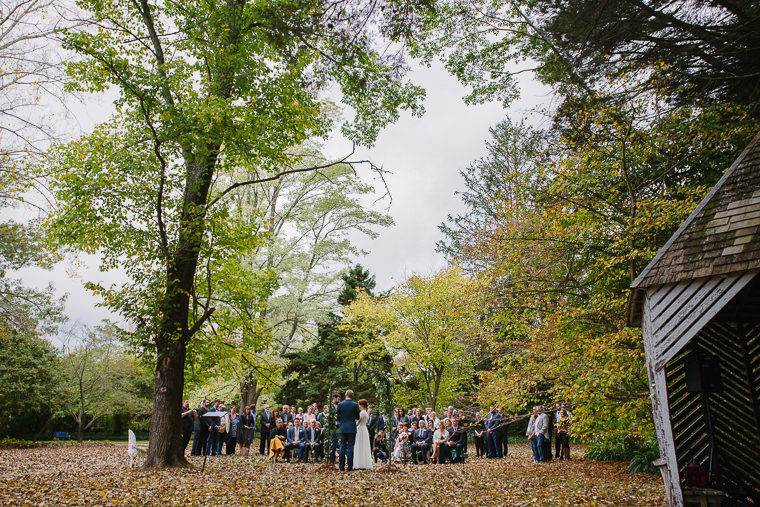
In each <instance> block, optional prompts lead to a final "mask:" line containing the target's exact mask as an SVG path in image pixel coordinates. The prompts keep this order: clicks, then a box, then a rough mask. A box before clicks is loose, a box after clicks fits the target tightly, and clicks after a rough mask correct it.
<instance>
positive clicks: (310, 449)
mask: <svg viewBox="0 0 760 507" xmlns="http://www.w3.org/2000/svg"><path fill="white" fill-rule="evenodd" d="M309 408H311V407H309ZM322 451H323V449H322V428H320V427H319V422H318V421H317V420H316V419H313V420H312V421H311V424H310V425H309V427H308V428H307V429H306V442H305V445H304V460H305V461H308V460H309V453H311V454H312V456H314V461H317V460H322V458H323V457H324V456H323V452H322Z"/></svg>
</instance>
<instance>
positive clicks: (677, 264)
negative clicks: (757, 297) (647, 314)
mask: <svg viewBox="0 0 760 507" xmlns="http://www.w3.org/2000/svg"><path fill="white" fill-rule="evenodd" d="M757 268H760V133H758V134H757V135H756V136H755V138H754V139H752V141H751V142H750V143H749V145H748V146H747V147H746V148H745V149H744V151H743V152H742V154H741V155H740V156H739V158H738V159H736V161H735V162H734V163H733V164H732V165H731V167H730V168H729V169H728V171H726V172H725V174H724V175H723V177H722V178H721V179H720V181H718V183H717V184H716V185H715V186H714V187H713V189H712V190H711V191H710V193H709V194H707V196H706V197H705V198H704V199H703V200H702V202H701V203H699V206H697V208H696V209H695V210H694V212H692V214H691V215H690V216H689V218H687V219H686V221H685V222H684V223H683V224H682V225H681V227H680V228H679V229H678V230H677V231H676V233H675V234H673V236H672V237H671V238H670V240H668V242H667V243H666V244H665V246H663V247H662V248H661V249H660V251H659V252H657V255H656V256H655V257H654V259H652V261H651V262H650V263H649V264H648V265H647V267H646V268H644V270H643V271H642V272H641V274H639V276H638V278H636V280H635V281H634V282H633V284H631V288H632V289H634V291H633V294H632V298H631V308H630V313H629V320H630V322H631V324H632V325H637V321H638V320H639V318H638V317H639V316H640V308H639V306H640V303H641V292H642V289H645V288H647V287H652V286H659V285H666V284H670V283H676V282H681V281H684V280H693V279H696V278H702V277H709V276H715V275H723V274H728V273H736V272H743V271H747V270H750V269H757Z"/></svg>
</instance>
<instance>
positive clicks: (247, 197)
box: [238, 150, 392, 405]
mask: <svg viewBox="0 0 760 507" xmlns="http://www.w3.org/2000/svg"><path fill="white" fill-rule="evenodd" d="M303 156H304V157H309V158H310V159H311V160H313V164H314V165H318V164H320V163H324V162H325V161H324V160H323V159H320V158H317V154H316V153H313V152H310V151H309V150H305V153H304V155H303ZM373 191H374V189H373V187H372V186H370V185H367V184H365V183H363V182H362V181H361V180H360V179H359V178H358V176H357V175H356V174H355V173H354V171H353V170H352V169H351V168H350V167H349V166H347V165H336V166H334V167H328V168H325V169H320V170H319V171H317V172H314V173H308V174H299V175H288V176H286V177H284V178H281V179H279V180H277V181H275V182H272V183H269V184H266V185H260V186H257V187H249V188H248V189H247V190H246V192H245V194H244V195H242V196H241V203H240V204H239V205H240V206H248V207H250V208H253V209H258V210H259V213H260V214H261V217H262V218H263V219H264V222H263V223H264V224H266V227H267V231H268V234H269V235H268V237H267V241H266V242H265V243H264V244H263V245H262V246H261V248H259V249H258V250H257V251H256V252H255V253H254V254H252V255H250V256H248V257H247V258H245V259H244V262H246V263H248V264H250V265H251V266H252V268H253V269H257V270H262V271H271V272H273V273H275V274H276V276H277V281H278V290H277V292H276V293H274V294H273V295H272V296H271V297H270V298H269V299H268V300H267V302H266V307H265V308H263V309H262V316H263V317H264V318H265V319H266V321H267V323H268V324H269V326H270V328H271V335H272V336H271V338H272V339H271V341H270V342H268V344H267V345H268V346H267V347H265V348H261V349H259V351H258V352H259V354H258V357H259V358H264V359H265V361H259V365H257V366H256V367H255V368H251V367H249V368H247V369H246V371H245V374H244V376H242V377H238V378H244V382H243V383H242V386H241V387H242V389H241V391H242V392H241V399H243V400H244V401H245V404H249V405H255V403H256V401H257V399H258V396H259V394H260V393H261V392H262V390H263V389H264V388H266V387H267V386H271V385H272V384H273V382H274V378H276V377H277V376H278V374H279V371H278V370H280V371H281V368H282V365H283V363H282V356H283V354H287V353H289V352H292V351H294V349H299V348H303V347H307V346H309V344H311V343H313V342H314V340H315V336H316V334H317V327H318V326H319V325H320V324H322V323H326V322H328V321H329V320H330V316H329V314H330V312H331V311H333V310H334V308H335V298H336V295H337V292H338V290H339V289H340V287H341V273H342V272H343V270H344V266H346V265H347V264H348V263H349V262H350V261H351V259H352V258H354V257H356V256H359V255H361V254H362V252H361V251H359V249H357V248H356V247H355V246H354V245H353V244H352V243H351V241H350V234H352V233H361V234H364V235H367V236H369V237H370V238H375V237H377V232H376V230H375V229H376V228H377V227H383V226H388V225H390V224H391V223H392V220H391V219H390V217H388V216H387V215H385V214H383V213H379V212H376V211H373V210H371V209H367V208H366V207H365V206H364V205H363V204H362V202H361V199H362V196H364V195H367V194H370V193H372V192H373ZM250 362H251V363H253V362H254V361H250ZM273 366H274V368H273Z"/></svg>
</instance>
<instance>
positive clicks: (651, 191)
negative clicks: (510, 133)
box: [458, 94, 758, 437]
mask: <svg viewBox="0 0 760 507" xmlns="http://www.w3.org/2000/svg"><path fill="white" fill-rule="evenodd" d="M653 98H654V101H653ZM667 100H668V99H667V96H666V94H663V95H662V96H656V95H655V96H652V95H648V94H642V96H641V97H640V98H639V99H638V100H636V101H631V102H628V103H625V104H624V105H622V106H615V105H613V104H612V103H601V104H599V105H598V106H597V107H587V108H585V109H582V110H579V111H577V112H576V114H575V115H574V116H573V117H572V121H573V122H574V124H575V128H574V129H573V130H571V131H568V132H566V133H564V134H562V135H559V134H557V133H556V132H555V133H554V134H553V137H552V138H551V139H550V141H549V143H548V144H549V145H550V146H551V151H549V152H547V154H546V156H545V157H546V158H545V160H544V162H543V163H542V164H538V165H536V166H533V167H532V168H531V170H530V171H528V172H526V173H523V172H521V171H520V170H519V168H515V169H513V170H512V171H511V176H510V181H512V182H513V183H514V184H515V189H516V190H517V192H518V194H519V195H521V196H522V202H521V201H520V200H519V199H518V200H515V199H514V196H513V195H510V194H506V193H497V194H494V195H490V197H491V198H492V201H483V200H481V201H478V202H491V203H492V205H491V208H490V209H491V210H492V211H493V212H494V213H495V216H496V218H495V219H493V220H490V221H488V222H486V223H484V224H483V227H480V228H479V229H476V231H477V232H476V234H477V236H478V238H479V241H475V242H471V243H469V244H467V245H465V246H464V247H463V248H461V249H460V250H459V251H458V255H459V256H462V257H464V258H474V259H477V261H478V262H479V266H480V268H481V269H480V270H479V271H480V274H481V276H482V277H483V278H484V281H483V287H485V289H486V293H487V294H488V295H489V298H488V300H489V302H488V304H487V306H488V308H489V314H490V317H491V318H490V320H489V328H490V329H491V330H492V331H493V339H492V345H493V349H492V353H493V357H495V358H496V365H497V368H495V369H494V370H493V371H490V372H485V373H483V375H482V377H481V378H482V380H483V383H482V385H481V391H480V397H481V400H482V402H484V403H499V404H503V405H506V406H509V407H511V408H513V409H515V410H518V409H521V408H522V407H524V405H525V404H526V403H529V402H533V403H541V402H546V401H548V400H557V399H563V400H570V401H573V402H575V403H576V407H575V411H574V414H575V415H576V424H575V431H576V434H577V435H579V436H586V437H599V436H602V435H616V436H618V437H620V436H637V437H646V436H648V435H650V434H651V430H652V426H651V419H650V414H649V411H650V401H649V397H648V385H647V375H646V370H645V362H644V352H643V346H642V343H641V340H640V337H639V336H638V331H635V330H630V329H628V328H626V315H627V314H626V305H627V295H628V287H629V286H630V284H631V282H632V281H633V279H634V278H635V277H636V276H637V274H638V272H639V271H640V270H641V269H642V268H643V266H645V265H646V263H647V262H648V261H649V260H650V259H651V258H652V257H653V256H654V254H655V253H656V251H657V250H658V249H659V248H660V246H661V245H662V244H663V243H664V242H665V241H666V240H667V238H668V237H669V236H670V234H672V232H673V231H674V230H675V229H676V228H677V227H678V225H679V224H680V223H681V222H682V221H683V219H684V218H685V217H686V216H688V214H689V213H690V211H691V210H692V209H693V207H694V206H695V205H696V203H697V202H699V200H700V199H701V197H702V196H703V195H704V193H705V192H706V191H707V190H708V188H709V186H708V185H709V184H710V183H711V182H712V181H714V178H715V177H716V176H717V175H718V174H720V172H721V167H726V165H727V164H728V163H729V161H730V160H731V159H732V157H733V156H734V155H735V153H736V150H739V149H740V147H741V146H743V145H744V143H745V142H746V139H747V138H749V137H751V136H752V134H753V132H754V131H755V130H756V129H757V127H758V125H757V124H756V123H755V122H754V121H752V119H751V117H750V116H749V115H748V114H747V113H746V112H744V111H743V110H742V109H741V108H738V107H736V106H721V107H719V106H716V107H714V108H710V109H707V108H703V107H702V106H699V105H695V106H692V107H683V108H678V109H671V108H670V107H666V105H663V106H662V107H660V104H659V101H667ZM726 124H730V125H733V126H734V127H733V128H732V129H721V128H719V127H720V126H723V125H726ZM580 136H583V138H584V139H586V140H587V141H588V140H593V142H581V141H579V137H580ZM673 139H688V140H689V142H688V143H681V144H678V145H674V143H673V142H672V140H673ZM493 144H496V145H498V143H493ZM488 160H498V158H497V157H496V156H495V155H494V154H492V155H491V156H490V157H489V158H488ZM493 170H497V169H493ZM485 175H486V176H488V175H490V170H489V171H486V173H485Z"/></svg>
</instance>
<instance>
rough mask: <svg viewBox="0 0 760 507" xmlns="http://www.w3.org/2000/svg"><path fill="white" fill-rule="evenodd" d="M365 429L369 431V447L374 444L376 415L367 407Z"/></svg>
mask: <svg viewBox="0 0 760 507" xmlns="http://www.w3.org/2000/svg"><path fill="white" fill-rule="evenodd" d="M367 431H369V444H370V445H369V448H370V450H372V447H373V446H374V444H375V432H376V431H377V416H376V415H373V414H372V409H371V408H368V409H367Z"/></svg>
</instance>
